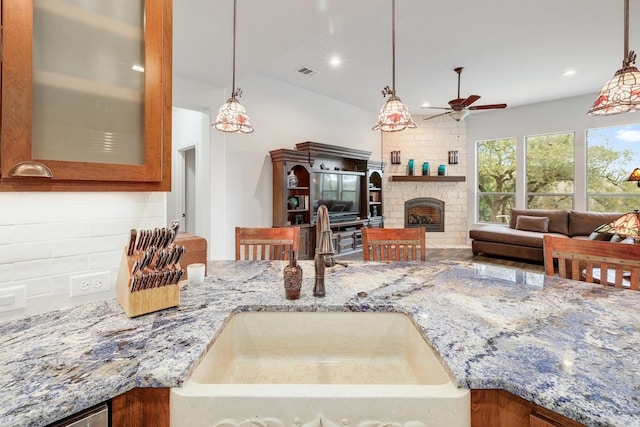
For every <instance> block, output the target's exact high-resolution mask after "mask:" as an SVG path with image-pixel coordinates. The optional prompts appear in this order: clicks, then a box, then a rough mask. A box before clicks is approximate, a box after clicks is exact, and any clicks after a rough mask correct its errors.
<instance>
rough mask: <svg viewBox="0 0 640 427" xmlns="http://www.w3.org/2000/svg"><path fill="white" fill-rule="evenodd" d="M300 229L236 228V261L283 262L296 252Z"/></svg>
mask: <svg viewBox="0 0 640 427" xmlns="http://www.w3.org/2000/svg"><path fill="white" fill-rule="evenodd" d="M299 235H300V227H273V228H271V227H268V228H267V227H265V228H251V227H236V260H283V259H289V252H290V251H291V250H293V251H294V252H296V253H297V252H298V237H299Z"/></svg>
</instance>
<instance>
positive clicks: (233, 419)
mask: <svg viewBox="0 0 640 427" xmlns="http://www.w3.org/2000/svg"><path fill="white" fill-rule="evenodd" d="M371 422H373V423H374V424H378V423H380V424H387V423H399V426H402V425H405V424H407V423H409V424H408V425H410V426H411V427H420V426H422V425H424V426H442V425H446V426H447V427H454V426H469V425H470V397H469V391H468V390H466V389H458V388H456V387H455V386H454V385H453V383H452V382H451V380H450V378H449V376H448V374H447V372H446V371H445V369H444V368H443V366H442V364H441V363H440V361H439V359H438V357H437V356H436V354H435V353H434V352H433V350H432V349H431V347H430V346H429V345H428V344H427V343H426V341H425V340H424V339H423V337H422V335H421V334H420V333H419V332H418V330H417V329H416V327H415V326H414V325H413V323H412V322H411V321H410V320H409V319H408V318H407V317H406V316H404V315H402V314H399V313H342V312H331V313H326V312H321V313H307V312H295V313H291V312H248V313H239V314H236V315H234V316H233V317H232V318H231V319H230V320H229V322H228V323H227V325H226V326H225V327H224V329H223V330H222V332H221V333H220V335H219V336H218V337H217V339H216V340H215V341H214V342H213V344H212V346H211V348H210V349H209V351H208V352H207V353H206V355H205V356H204V358H203V359H202V360H201V362H200V363H199V364H198V366H197V367H196V369H195V370H194V372H193V374H192V375H191V378H190V379H189V380H188V381H187V382H186V383H185V385H184V386H183V387H181V388H175V389H172V393H171V425H172V426H182V425H184V426H205V425H206V426H216V425H219V426H223V425H224V426H225V427H231V426H240V424H246V423H252V424H255V423H258V424H264V427H267V426H278V427H285V426H287V427H288V426H291V425H293V424H299V425H301V426H303V425H304V426H305V427H312V426H316V425H317V426H320V425H322V426H324V427H329V426H330V425H331V424H335V425H336V426H338V425H340V426H341V427H346V426H345V423H346V424H350V425H353V426H355V425H360V424H362V423H367V424H368V423H371ZM368 426H370V424H368Z"/></svg>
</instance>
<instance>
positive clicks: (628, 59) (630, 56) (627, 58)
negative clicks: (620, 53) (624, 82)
mask: <svg viewBox="0 0 640 427" xmlns="http://www.w3.org/2000/svg"><path fill="white" fill-rule="evenodd" d="M635 63H636V53H635V52H634V51H632V50H631V51H630V50H629V0H624V59H623V60H622V68H626V67H631V66H632V65H633V64H635Z"/></svg>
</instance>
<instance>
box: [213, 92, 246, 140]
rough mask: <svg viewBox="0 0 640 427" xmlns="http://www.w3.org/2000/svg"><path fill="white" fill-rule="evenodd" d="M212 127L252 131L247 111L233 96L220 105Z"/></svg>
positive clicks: (225, 130) (230, 130)
mask: <svg viewBox="0 0 640 427" xmlns="http://www.w3.org/2000/svg"><path fill="white" fill-rule="evenodd" d="M213 127H215V128H216V129H217V130H220V131H222V132H240V133H251V132H253V126H251V121H249V116H248V115H247V111H246V110H245V109H244V107H243V106H242V104H240V103H239V102H238V100H237V99H236V98H235V97H231V98H229V99H227V103H226V104H224V105H223V106H222V107H220V110H219V111H218V117H217V118H216V121H215V122H214V123H213Z"/></svg>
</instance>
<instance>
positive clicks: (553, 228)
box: [509, 209, 594, 235]
mask: <svg viewBox="0 0 640 427" xmlns="http://www.w3.org/2000/svg"><path fill="white" fill-rule="evenodd" d="M520 215H527V216H542V217H545V216H546V217H547V218H549V232H550V233H560V234H569V212H567V211H562V210H555V209H511V218H510V220H509V227H510V228H514V229H515V228H516V222H517V221H518V217H519V216H520ZM593 230H594V229H592V230H591V231H593ZM587 235H589V233H587Z"/></svg>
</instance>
